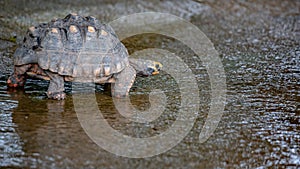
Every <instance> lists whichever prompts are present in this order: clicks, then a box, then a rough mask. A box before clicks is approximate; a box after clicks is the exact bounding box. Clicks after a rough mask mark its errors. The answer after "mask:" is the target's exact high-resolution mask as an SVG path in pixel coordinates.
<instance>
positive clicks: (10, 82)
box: [7, 64, 31, 87]
mask: <svg viewBox="0 0 300 169" xmlns="http://www.w3.org/2000/svg"><path fill="white" fill-rule="evenodd" d="M30 68H31V64H27V65H22V66H15V67H14V72H13V74H12V75H11V76H10V77H9V78H8V79H7V86H8V87H23V86H24V85H25V82H26V77H25V73H26V72H27V71H28V69H30Z"/></svg>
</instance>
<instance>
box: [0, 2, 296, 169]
mask: <svg viewBox="0 0 300 169" xmlns="http://www.w3.org/2000/svg"><path fill="white" fill-rule="evenodd" d="M138 1H139V2H143V3H140V4H138V3H133V2H131V1H130V0H129V1H128V2H130V3H125V1H124V2H114V3H111V4H107V3H106V2H105V3H101V4H99V2H97V1H93V3H95V4H98V6H100V7H99V8H97V7H98V6H97V5H95V7H90V6H84V4H80V3H78V4H77V5H78V6H76V7H74V9H75V8H76V9H80V10H79V12H81V14H85V12H87V13H86V14H87V15H89V14H93V15H96V16H97V17H98V18H100V19H103V20H108V21H109V20H112V19H111V18H114V17H115V16H118V15H123V14H126V13H133V12H137V11H147V10H151V11H153V10H154V11H156V10H157V11H165V12H171V13H174V14H178V15H179V16H183V17H186V18H190V19H191V21H192V23H194V24H195V25H197V26H198V27H199V28H200V29H201V30H202V31H203V32H205V33H206V34H207V36H208V37H209V38H210V39H211V40H212V41H213V43H214V44H215V46H216V48H217V50H218V51H219V53H220V54H221V56H220V57H221V58H222V62H223V65H224V68H225V71H226V76H227V86H228V93H227V104H226V109H225V113H224V115H223V117H222V120H221V123H220V124H219V126H218V128H217V130H216V131H215V133H214V135H213V136H212V137H211V138H210V139H209V140H208V141H207V142H205V143H203V144H199V143H198V136H199V133H200V130H201V127H202V126H203V124H204V121H205V119H206V116H207V111H208V108H209V106H208V103H209V101H210V94H209V92H210V87H209V83H208V82H209V77H208V75H207V73H206V70H205V67H204V66H203V65H202V63H201V61H199V60H197V59H196V58H197V57H194V53H193V52H192V51H191V50H190V49H187V48H186V46H185V45H184V44H182V43H180V42H178V41H176V40H174V39H171V38H167V37H162V36H158V35H141V36H135V37H131V38H129V39H126V40H125V41H124V43H125V44H126V46H127V47H128V48H129V52H130V53H133V52H134V51H138V50H140V49H145V48H147V47H157V48H163V49H166V50H169V51H171V52H174V53H176V55H178V56H180V57H181V58H182V59H183V60H184V62H185V63H187V64H188V65H189V67H190V68H191V70H192V71H193V73H194V74H195V78H196V79H197V82H198V86H199V89H200V91H199V93H200V102H201V103H200V109H199V112H198V119H197V121H196V123H195V125H194V128H193V130H192V131H191V132H190V133H189V135H188V136H187V137H186V138H185V139H184V140H183V141H182V142H180V144H179V145H177V146H176V147H175V148H173V149H171V150H170V151H168V152H166V153H164V154H161V155H158V156H155V157H151V158H145V159H129V158H122V157H119V156H115V155H113V154H111V153H109V152H106V151H105V150H103V149H101V148H100V147H98V146H97V145H96V144H95V143H93V142H92V141H91V140H90V139H89V137H88V136H87V135H86V134H85V132H84V131H83V130H82V128H81V126H80V123H79V122H78V119H77V116H76V113H75V112H74V109H73V105H72V104H73V102H72V97H70V95H71V90H70V85H69V84H66V87H67V93H68V97H67V99H66V100H65V101H64V103H63V102H53V101H52V100H48V99H46V95H45V91H46V90H47V85H48V84H47V82H43V81H35V80H31V81H28V85H27V86H26V88H25V92H20V90H19V91H18V92H11V93H10V92H7V90H6V84H5V80H6V78H7V77H8V74H9V72H10V71H11V67H10V65H11V63H12V61H11V57H12V53H13V50H14V45H15V44H14V43H12V42H7V41H6V40H3V39H9V37H10V36H13V35H14V33H13V32H12V31H15V32H17V34H18V35H19V32H21V31H23V29H24V30H25V27H26V28H27V27H28V26H29V23H30V24H31V23H33V22H36V21H37V20H38V21H41V20H43V21H48V20H49V17H51V18H52V17H53V16H58V15H59V16H64V15H65V14H66V10H67V11H68V12H69V10H70V9H66V6H68V5H67V3H65V4H61V3H55V4H54V3H52V2H50V1H49V2H48V1H44V2H43V3H41V4H42V7H41V6H39V5H31V3H34V2H28V3H26V4H25V3H24V4H23V6H22V5H20V6H18V7H16V8H18V9H15V10H17V11H14V10H11V9H14V8H12V7H11V6H16V5H15V3H9V2H10V1H0V5H1V6H2V5H3V6H4V7H2V8H3V10H2V9H1V10H0V20H1V21H3V24H1V25H0V29H1V30H4V31H1V32H0V36H1V37H0V42H1V43H0V49H1V50H0V63H1V64H0V76H1V77H0V167H9V168H13V167H16V168H163V167H164V168H266V167H270V168H276V167H278V168H286V167H290V168H299V166H300V160H299V159H300V147H299V142H300V133H299V131H300V93H299V92H300V48H299V42H300V39H299V26H298V25H299V21H300V20H299V10H298V9H296V8H297V7H298V6H299V2H298V1H285V2H282V1H276V0H274V1H256V0H254V1H251V2H250V1H231V2H229V3H226V4H223V3H222V4H221V2H217V1H211V0H208V1H197V2H201V3H196V2H193V3H189V2H188V1H186V2H184V3H183V4H181V1H168V0H166V1H162V4H161V3H160V2H157V3H156V0H151V1H150V2H151V3H149V5H148V6H147V3H146V2H145V1H143V0H138ZM24 2H25V1H24ZM77 2H78V1H74V2H72V3H73V4H74V3H77ZM126 2H127V1H126ZM154 2H155V3H154ZM202 2H203V3H202ZM212 2H213V3H212ZM124 4H125V5H124ZM74 5H76V4H74ZM26 6H31V7H26ZM156 6H157V7H156ZM189 6H190V8H187V7H189ZM37 8H39V10H37ZM182 8H184V9H182ZM195 8H197V10H196V9H195ZM45 9H49V10H45ZM51 9H52V10H51ZM54 9H55V10H54ZM81 9H82V10H81ZM86 9H91V10H86ZM99 9H101V10H99ZM102 9H103V10H102ZM116 9H118V10H116ZM24 10H26V12H24ZM72 10H73V9H72ZM193 11H194V13H193ZM68 12H67V13H68ZM15 13H16V14H15ZM103 13H104V16H103V15H102V14H103ZM24 14H25V16H24ZM187 15H188V16H187ZM15 16H16V17H15ZM15 25H17V26H15ZM20 29H22V30H20ZM7 37H8V38H7ZM18 38H20V37H18ZM20 39H21V38H20ZM2 42H3V43H2ZM156 88H158V89H162V90H163V92H164V93H165V94H166V96H167V102H168V107H167V108H166V111H165V112H164V113H163V114H162V115H161V117H160V118H159V119H157V120H155V121H154V122H153V123H145V124H140V123H135V122H132V121H129V120H127V119H126V118H124V117H123V116H122V115H120V114H118V113H116V109H115V107H114V106H113V104H112V103H113V101H112V99H111V97H110V94H109V92H106V91H109V89H108V90H104V91H103V89H102V87H101V86H100V87H99V86H98V89H97V90H96V91H97V92H96V98H97V102H98V105H99V108H100V109H101V112H103V116H104V117H105V119H107V120H108V121H109V124H110V125H111V126H112V127H113V128H114V129H116V130H119V131H120V132H122V133H124V134H127V135H131V136H133V137H148V136H153V135H156V134H159V133H161V132H163V131H165V130H166V129H168V127H169V126H170V125H171V124H172V123H173V122H174V120H175V119H176V112H177V110H178V105H180V96H179V95H178V91H177V89H178V86H177V84H176V83H175V81H174V80H173V79H172V77H170V76H169V75H166V74H164V73H162V75H161V76H159V77H155V78H154V79H138V80H137V83H136V84H135V86H134V87H133V89H132V91H131V102H132V104H133V106H134V107H136V108H138V109H140V110H141V111H142V110H147V109H148V108H149V106H150V102H149V100H148V94H149V93H150V91H151V90H152V89H156ZM174 89H175V90H174Z"/></svg>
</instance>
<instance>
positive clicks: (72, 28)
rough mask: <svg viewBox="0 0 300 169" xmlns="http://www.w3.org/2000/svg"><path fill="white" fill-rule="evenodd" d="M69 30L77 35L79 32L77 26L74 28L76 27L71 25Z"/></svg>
mask: <svg viewBox="0 0 300 169" xmlns="http://www.w3.org/2000/svg"><path fill="white" fill-rule="evenodd" d="M69 29H70V31H71V32H72V33H76V32H78V29H77V27H76V26H74V25H71V26H70V28H69Z"/></svg>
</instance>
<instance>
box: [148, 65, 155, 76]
mask: <svg viewBox="0 0 300 169" xmlns="http://www.w3.org/2000/svg"><path fill="white" fill-rule="evenodd" d="M147 72H148V73H149V74H150V75H151V74H152V73H153V72H154V69H153V68H151V67H148V68H147Z"/></svg>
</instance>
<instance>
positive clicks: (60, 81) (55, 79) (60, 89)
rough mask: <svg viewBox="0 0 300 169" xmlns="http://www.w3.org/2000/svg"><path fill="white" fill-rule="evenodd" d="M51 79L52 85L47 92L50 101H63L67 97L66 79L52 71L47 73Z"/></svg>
mask: <svg viewBox="0 0 300 169" xmlns="http://www.w3.org/2000/svg"><path fill="white" fill-rule="evenodd" d="M45 73H46V74H47V75H48V76H49V78H50V84H49V87H48V91H47V96H48V98H49V99H55V100H63V99H65V97H66V94H65V93H64V90H65V87H64V77H63V76H61V75H59V74H57V73H53V72H50V71H46V72H45Z"/></svg>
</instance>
